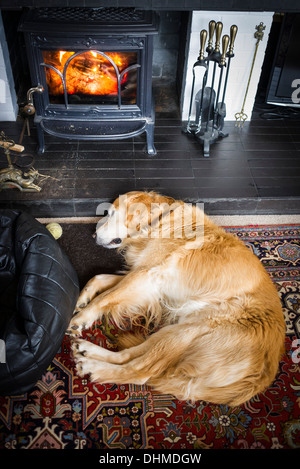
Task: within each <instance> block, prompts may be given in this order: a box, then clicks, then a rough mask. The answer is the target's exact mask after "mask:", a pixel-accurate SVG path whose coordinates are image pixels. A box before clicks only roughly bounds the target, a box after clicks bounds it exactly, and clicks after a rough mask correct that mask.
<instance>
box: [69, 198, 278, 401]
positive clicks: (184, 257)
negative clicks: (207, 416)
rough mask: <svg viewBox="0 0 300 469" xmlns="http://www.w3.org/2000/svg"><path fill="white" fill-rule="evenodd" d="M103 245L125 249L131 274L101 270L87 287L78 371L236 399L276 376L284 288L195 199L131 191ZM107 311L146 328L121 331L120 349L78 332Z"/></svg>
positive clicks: (107, 224) (103, 228) (183, 394)
mask: <svg viewBox="0 0 300 469" xmlns="http://www.w3.org/2000/svg"><path fill="white" fill-rule="evenodd" d="M96 242H97V244H99V245H102V246H105V247H107V248H119V249H121V251H122V252H123V254H124V256H125V260H126V263H127V266H128V272H127V273H124V274H123V275H96V277H94V278H93V279H92V280H90V281H89V282H88V283H87V285H86V286H85V288H84V289H83V291H82V292H81V294H80V297H79V299H78V302H77V306H76V309H75V312H76V314H75V315H74V316H73V318H72V320H71V323H70V326H69V333H71V334H72V335H73V345H72V349H73V353H74V358H75V360H76V363H77V370H78V373H79V375H80V376H84V375H87V374H89V375H90V378H91V380H92V381H96V382H99V383H117V384H125V383H134V384H144V383H147V385H150V386H152V387H153V388H154V389H155V390H157V391H159V392H162V393H167V394H172V395H174V396H175V397H177V398H178V399H182V400H191V401H196V400H205V401H210V402H213V403H216V404H228V405H231V406H236V405H239V404H242V403H244V402H245V401H247V400H249V399H250V398H252V397H253V396H254V395H256V394H257V393H259V392H261V391H263V390H264V389H265V388H266V387H267V386H269V385H270V384H271V383H272V381H273V380H274V378H275V375H276V373H277V369H278V363H279V360H280V356H281V354H282V352H283V350H284V337H285V323H284V318H283V313H282V309H281V304H280V300H279V297H278V294H277V291H276V289H275V287H274V285H273V284H272V281H271V279H270V278H269V276H268V274H267V272H266V271H265V269H264V267H263V266H262V264H261V263H260V261H259V260H258V259H257V257H256V256H255V255H254V254H253V253H252V252H251V251H250V250H249V249H248V248H247V247H246V246H245V245H244V244H243V242H242V241H240V240H239V239H238V238H237V237H236V236H234V235H232V234H230V233H227V232H225V231H224V230H223V229H222V228H220V227H218V226H216V225H215V224H214V223H213V222H212V221H211V220H210V219H209V218H208V217H207V216H206V215H205V214H204V213H203V211H202V210H201V209H200V208H199V207H198V205H197V204H196V205H192V204H186V203H184V202H181V201H175V200H174V199H172V198H170V197H165V196H162V195H159V194H157V193H155V192H149V193H145V192H129V193H128V194H125V195H123V196H120V197H119V198H118V199H117V200H116V201H115V202H114V203H113V204H112V205H111V207H110V209H109V213H108V216H107V217H105V218H104V219H102V220H101V221H100V223H99V225H98V227H97V230H96ZM102 317H110V318H111V319H112V320H113V321H114V323H115V324H116V325H117V326H118V327H119V328H120V329H126V328H127V329H128V324H131V326H135V325H140V326H142V327H143V330H144V334H141V333H139V332H137V330H136V329H137V328H136V327H134V328H133V332H128V331H127V332H126V331H125V332H123V333H121V334H120V337H119V341H120V345H121V350H120V351H117V352H116V351H110V350H107V349H105V348H103V347H100V346H97V345H95V344H92V343H91V342H89V341H86V340H82V339H79V338H78V336H80V334H81V331H82V330H83V329H86V328H89V327H90V326H91V325H92V324H93V322H94V321H96V320H99V319H101V318H102ZM153 331H154V332H153Z"/></svg>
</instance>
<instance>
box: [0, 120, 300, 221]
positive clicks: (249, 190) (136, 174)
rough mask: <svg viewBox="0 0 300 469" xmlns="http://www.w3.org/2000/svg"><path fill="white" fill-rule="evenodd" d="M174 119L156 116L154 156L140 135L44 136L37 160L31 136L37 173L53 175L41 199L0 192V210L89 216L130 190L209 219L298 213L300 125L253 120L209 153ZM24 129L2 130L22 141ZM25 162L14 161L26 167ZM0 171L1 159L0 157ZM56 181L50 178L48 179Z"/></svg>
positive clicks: (28, 148)
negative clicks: (176, 202)
mask: <svg viewBox="0 0 300 469" xmlns="http://www.w3.org/2000/svg"><path fill="white" fill-rule="evenodd" d="M181 126H182V124H181V121H180V119H179V117H178V112H176V111H174V112H171V113H163V112H157V113H156V129H155V146H156V149H157V155H156V156H152V157H150V156H148V155H147V154H146V153H145V148H146V145H145V136H144V135H142V136H139V137H136V138H132V139H129V140H119V141H115V142H87V141H68V140H62V139H58V138H54V137H51V136H49V135H47V136H46V151H45V153H44V154H43V155H37V154H36V153H35V150H36V137H35V130H34V129H32V135H31V137H28V136H26V135H25V137H24V140H23V144H24V145H25V152H24V153H26V154H31V155H32V156H33V157H34V167H35V168H36V169H38V170H39V172H40V173H42V174H45V175H47V176H51V178H48V179H47V180H45V181H44V182H43V183H42V191H41V192H40V193H28V192H27V193H26V192H22V193H21V192H19V191H17V190H5V191H2V192H1V193H0V207H14V208H26V209H27V210H28V211H31V213H32V214H33V215H34V216H40V217H44V216H45V217H53V216H93V215H95V214H96V207H97V205H98V204H99V203H100V202H102V201H111V200H112V199H114V198H115V197H117V196H118V195H119V194H121V193H124V192H127V191H130V190H143V189H153V190H156V191H160V192H162V193H165V194H168V195H172V196H174V197H176V198H180V199H184V200H186V201H190V202H204V203H205V211H206V212H207V213H210V214H243V213H253V214H256V213H257V214H258V213H261V214H264V213H281V214H282V213H300V121H295V120H283V121H265V120H262V119H259V118H258V119H253V120H252V121H251V122H246V123H245V126H244V128H243V129H242V130H241V129H238V128H236V127H235V126H234V123H233V122H227V123H226V128H227V130H228V132H229V136H228V137H227V138H225V139H221V140H220V141H218V142H217V143H215V144H214V145H212V146H211V156H210V158H204V157H203V153H202V147H201V145H200V143H199V142H198V141H197V140H195V139H194V138H193V137H189V136H186V135H185V134H183V133H182V132H181ZM21 129H22V122H18V123H8V122H2V123H0V130H4V131H5V133H6V134H7V135H8V136H9V137H11V138H13V139H14V140H15V141H16V143H17V142H18V140H19V137H20V133H21ZM29 161H30V158H29V157H28V156H26V155H25V156H22V158H21V157H18V158H17V160H16V162H17V163H20V164H23V163H24V164H25V163H26V162H29ZM0 164H1V167H5V156H4V154H3V152H2V151H1V154H0ZM53 178H55V179H53Z"/></svg>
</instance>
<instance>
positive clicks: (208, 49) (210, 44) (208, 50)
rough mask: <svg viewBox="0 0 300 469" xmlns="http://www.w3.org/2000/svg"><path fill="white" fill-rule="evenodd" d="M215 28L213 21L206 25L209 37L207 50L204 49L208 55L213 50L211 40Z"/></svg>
mask: <svg viewBox="0 0 300 469" xmlns="http://www.w3.org/2000/svg"><path fill="white" fill-rule="evenodd" d="M215 28H216V22H215V21H213V20H212V21H210V22H209V25H208V32H209V37H208V44H207V49H206V52H208V53H209V54H210V52H211V51H212V50H213V38H214V34H215Z"/></svg>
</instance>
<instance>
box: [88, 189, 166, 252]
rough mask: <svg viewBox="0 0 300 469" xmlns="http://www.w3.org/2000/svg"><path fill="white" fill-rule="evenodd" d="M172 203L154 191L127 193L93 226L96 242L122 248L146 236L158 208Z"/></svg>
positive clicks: (158, 210) (111, 247)
mask: <svg viewBox="0 0 300 469" xmlns="http://www.w3.org/2000/svg"><path fill="white" fill-rule="evenodd" d="M174 202H175V201H174V199H172V198H171V197H166V196H162V195H160V194H157V193H155V192H136V191H134V192H128V193H127V194H124V195H121V196H119V197H118V198H117V199H116V200H115V201H114V202H113V204H111V205H110V206H109V207H108V210H107V215H106V216H105V217H103V218H102V219H101V220H100V221H99V222H98V224H97V228H96V234H95V237H96V242H97V244H99V245H101V246H104V247H106V248H109V249H113V248H119V247H122V245H123V243H124V240H125V239H126V240H128V239H133V238H135V239H137V238H141V237H146V236H148V234H149V230H150V229H151V227H153V225H154V224H155V222H156V220H157V219H158V217H159V216H161V214H162V207H169V206H170V205H171V204H173V203H174Z"/></svg>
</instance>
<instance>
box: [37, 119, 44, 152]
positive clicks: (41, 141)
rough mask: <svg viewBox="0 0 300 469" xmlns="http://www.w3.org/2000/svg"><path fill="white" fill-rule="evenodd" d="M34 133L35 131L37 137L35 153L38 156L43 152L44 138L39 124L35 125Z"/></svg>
mask: <svg viewBox="0 0 300 469" xmlns="http://www.w3.org/2000/svg"><path fill="white" fill-rule="evenodd" d="M36 131H37V136H38V142H39V145H38V149H37V152H38V154H39V155H40V154H41V153H44V152H45V137H44V131H43V129H42V126H41V124H38V123H37V124H36Z"/></svg>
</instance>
